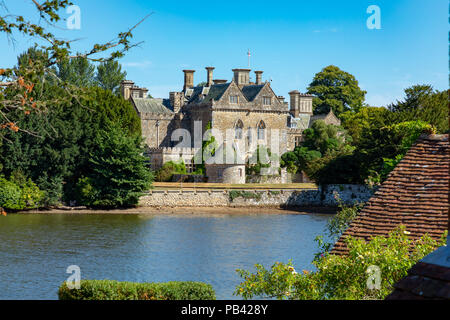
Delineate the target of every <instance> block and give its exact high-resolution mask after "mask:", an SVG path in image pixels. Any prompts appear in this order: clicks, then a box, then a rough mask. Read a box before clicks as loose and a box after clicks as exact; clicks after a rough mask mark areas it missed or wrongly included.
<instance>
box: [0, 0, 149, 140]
mask: <svg viewBox="0 0 450 320" xmlns="http://www.w3.org/2000/svg"><path fill="white" fill-rule="evenodd" d="M28 2H29V3H30V5H31V6H32V7H33V9H34V10H35V15H36V16H35V17H38V18H39V20H40V21H41V20H42V21H46V23H38V24H36V23H35V22H34V20H35V19H34V18H35V17H33V16H32V14H30V13H28V14H27V15H25V14H21V13H20V12H10V11H9V10H8V6H7V4H6V3H5V2H4V1H2V2H1V7H2V9H3V10H2V12H1V13H0V33H1V34H2V35H4V36H5V37H8V39H10V40H11V39H12V40H14V37H15V36H20V37H24V38H25V39H26V41H30V42H33V41H38V42H39V44H40V45H39V48H41V49H42V51H44V52H45V60H46V61H42V60H41V59H34V60H33V59H28V63H19V65H18V66H14V67H12V68H5V67H4V66H3V68H2V66H0V138H3V137H4V132H6V131H11V132H14V133H18V132H25V131H24V130H23V129H22V128H21V126H20V124H19V123H18V119H16V118H14V116H15V115H17V114H20V112H24V113H26V114H31V113H35V114H39V115H45V114H46V112H47V110H48V109H49V108H52V107H53V106H54V105H55V104H56V105H57V104H59V103H60V102H61V101H62V100H66V101H67V100H71V99H73V98H75V99H77V98H79V97H80V96H81V95H82V91H83V90H82V88H81V89H80V86H82V87H86V86H89V85H90V83H89V82H90V79H91V78H92V68H91V67H89V63H87V60H89V61H92V62H102V61H107V60H111V59H118V58H121V57H123V56H124V53H125V52H127V51H128V50H130V49H131V48H133V47H134V46H136V44H133V43H131V41H130V39H131V38H132V37H133V30H134V29H135V28H136V27H137V26H138V25H139V24H140V23H141V22H142V21H143V20H145V19H146V18H147V17H145V18H144V19H143V20H141V22H139V23H138V24H137V25H135V26H134V27H132V28H130V29H128V30H127V31H126V32H122V33H120V34H118V36H117V37H115V38H114V40H113V41H109V42H106V43H97V44H95V45H94V46H93V47H92V48H88V50H87V51H86V52H82V53H74V52H72V50H71V44H72V42H73V40H71V39H68V40H63V39H61V37H60V36H59V37H57V36H56V35H55V34H54V33H53V31H54V29H55V28H56V27H57V24H58V22H60V21H61V17H60V12H62V11H64V9H67V8H68V7H69V6H70V5H72V4H73V3H72V2H71V1H68V0H51V1H50V0H46V1H39V2H38V1H35V0H33V1H31V0H29V1H28ZM35 46H38V44H35ZM105 55H106V56H105ZM72 61H74V62H73V63H72ZM19 62H20V60H19ZM22 62H23V61H22ZM58 64H59V66H60V67H61V68H60V70H58V71H59V72H61V75H62V76H63V77H65V79H64V81H66V84H65V86H64V87H65V91H63V92H60V94H59V95H57V96H54V97H53V99H52V100H50V99H49V98H48V96H47V95H42V94H40V93H41V92H40V91H39V89H40V88H39V84H42V83H44V82H47V81H46V77H52V79H53V80H54V81H55V82H57V83H58V85H59V86H61V83H60V82H61V79H60V78H59V77H58V73H59V72H58V73H56V74H55V72H54V67H55V66H56V65H58ZM72 67H74V68H72ZM72 69H77V71H78V72H80V74H79V75H76V74H74V72H72V71H71V70H72ZM72 83H75V85H74V84H72ZM17 110H19V111H20V112H19V113H16V112H15V111H17ZM27 133H29V134H32V132H27Z"/></svg>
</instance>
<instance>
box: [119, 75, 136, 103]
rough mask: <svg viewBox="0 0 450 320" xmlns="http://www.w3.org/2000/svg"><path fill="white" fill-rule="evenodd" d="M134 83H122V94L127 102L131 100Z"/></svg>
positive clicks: (124, 81) (126, 81)
mask: <svg viewBox="0 0 450 320" xmlns="http://www.w3.org/2000/svg"><path fill="white" fill-rule="evenodd" d="M133 86H134V82H133V81H130V80H123V81H122V82H121V83H120V93H121V94H122V97H123V98H124V99H125V100H130V98H131V88H133Z"/></svg>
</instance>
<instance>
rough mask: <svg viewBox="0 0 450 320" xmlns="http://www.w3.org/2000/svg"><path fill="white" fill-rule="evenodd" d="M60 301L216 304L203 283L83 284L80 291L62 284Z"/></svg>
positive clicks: (97, 281) (210, 290)
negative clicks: (177, 301) (195, 301)
mask: <svg viewBox="0 0 450 320" xmlns="http://www.w3.org/2000/svg"><path fill="white" fill-rule="evenodd" d="M58 297H59V300H215V299H216V294H215V292H214V289H213V287H212V286H211V285H210V284H206V283H202V282H167V283H134V282H118V281H111V280H82V281H81V288H80V289H79V290H77V289H73V290H70V289H69V288H68V287H67V283H66V282H64V283H63V284H62V285H61V287H60V288H59V291H58Z"/></svg>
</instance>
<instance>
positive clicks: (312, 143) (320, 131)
mask: <svg viewBox="0 0 450 320" xmlns="http://www.w3.org/2000/svg"><path fill="white" fill-rule="evenodd" d="M303 134H304V141H303V143H302V145H301V146H299V147H296V148H295V149H294V151H293V152H287V153H285V154H283V155H282V156H281V161H280V165H281V167H282V168H287V169H288V171H289V172H291V173H297V172H301V171H304V172H305V173H306V174H307V175H308V176H309V177H310V178H312V179H313V180H315V181H316V182H319V181H320V182H321V183H322V182H324V181H322V180H321V179H319V175H320V171H321V170H322V169H323V168H324V167H325V166H326V165H327V164H328V163H329V162H331V161H332V160H334V159H336V158H338V157H341V156H345V155H349V154H351V153H352V152H353V150H354V147H352V146H351V145H350V143H351V137H350V136H348V135H347V133H346V132H345V130H343V128H341V127H337V126H335V125H332V124H330V125H327V124H326V123H325V122H324V121H323V120H318V121H316V122H314V124H313V125H312V127H311V128H310V129H307V130H305V131H304V132H303ZM333 176H334V174H332V175H328V177H327V179H332V178H333Z"/></svg>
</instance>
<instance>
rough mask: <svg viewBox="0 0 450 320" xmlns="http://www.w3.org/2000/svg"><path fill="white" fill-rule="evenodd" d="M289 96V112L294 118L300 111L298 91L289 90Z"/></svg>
mask: <svg viewBox="0 0 450 320" xmlns="http://www.w3.org/2000/svg"><path fill="white" fill-rule="evenodd" d="M289 96H290V97H291V114H292V116H293V117H294V118H298V115H299V113H300V110H299V106H300V92H299V91H297V90H294V91H291V92H289Z"/></svg>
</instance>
